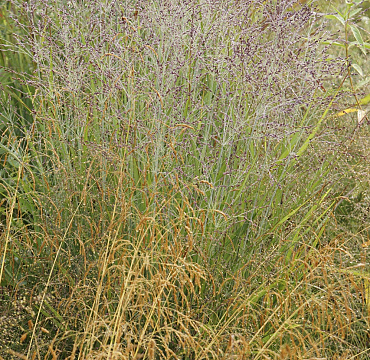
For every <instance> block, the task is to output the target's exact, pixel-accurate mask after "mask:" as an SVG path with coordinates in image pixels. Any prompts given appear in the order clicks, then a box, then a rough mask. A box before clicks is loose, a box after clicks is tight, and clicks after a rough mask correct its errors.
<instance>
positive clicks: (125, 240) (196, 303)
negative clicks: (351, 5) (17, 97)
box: [0, 0, 368, 359]
mask: <svg viewBox="0 0 370 360" xmlns="http://www.w3.org/2000/svg"><path fill="white" fill-rule="evenodd" d="M10 3H11V6H10V7H9V9H8V11H9V14H10V15H9V17H10V19H12V21H14V23H15V24H17V26H18V29H20V35H18V36H17V41H15V42H14V44H13V46H14V48H15V49H16V50H17V51H19V52H22V53H24V54H27V55H28V56H29V61H30V63H32V64H33V66H34V71H33V73H32V74H30V75H27V76H26V75H24V76H23V82H24V84H27V85H28V86H29V87H30V89H32V91H31V90H30V92H29V94H28V95H29V99H30V101H31V103H32V107H31V106H30V113H31V114H32V119H33V122H32V124H29V126H22V127H20V126H19V125H18V128H21V129H22V131H23V137H22V136H21V141H22V142H24V143H23V145H22V151H21V152H20V153H19V154H18V155H17V154H16V153H14V152H11V151H10V150H11V146H10V144H11V141H9V142H8V143H7V144H6V145H4V146H3V147H2V149H5V150H4V153H0V155H1V156H3V157H2V158H1V161H2V164H4V165H2V166H3V167H4V171H10V168H11V165H12V163H10V162H9V161H8V162H6V161H5V158H6V159H9V158H15V159H16V160H17V161H18V163H17V164H18V167H17V168H16V170H17V171H15V173H16V178H15V180H14V179H13V180H14V181H13V182H11V183H10V182H9V183H7V184H4V185H3V188H4V189H5V191H3V192H2V194H4V195H3V198H4V200H3V206H4V208H5V209H6V210H5V211H4V218H5V220H6V221H5V226H4V229H3V232H2V234H1V236H2V240H4V241H2V245H1V246H2V247H1V254H2V256H3V258H4V259H5V261H3V263H2V270H1V274H2V277H1V281H3V282H2V284H3V285H4V286H5V287H6V288H7V289H9V291H12V293H11V294H13V295H9V294H8V295H7V296H8V297H7V299H10V298H11V296H13V297H14V298H17V296H18V294H26V295H25V297H26V298H27V301H28V305H27V306H28V307H26V306H24V308H27V309H29V308H31V310H27V313H26V314H25V315H24V316H23V317H20V323H21V324H20V327H19V329H18V330H17V329H12V331H14V332H15V333H17V331H18V335H19V339H21V340H22V341H16V340H17V339H15V341H14V343H13V344H11V345H10V346H8V344H1V343H0V345H1V346H3V348H4V354H5V355H2V356H5V357H7V358H11V357H12V356H18V355H19V354H21V356H23V357H24V358H27V359H34V358H36V357H37V358H41V357H44V358H46V359H47V358H53V359H54V358H56V357H60V358H70V359H106V358H109V359H140V358H143V359H171V358H181V359H231V358H235V359H249V358H250V359H265V358H289V357H290V358H297V359H301V358H309V357H315V356H316V357H323V356H324V357H325V356H328V357H330V358H333V356H336V355H337V354H344V353H346V354H348V356H349V357H350V356H356V354H361V353H363V354H365V355H366V350H364V349H366V346H367V345H366V341H368V340H367V338H366V336H367V335H366V330H365V329H366V321H367V320H366V319H367V318H366V316H367V315H368V314H366V308H364V298H366V294H364V293H363V289H362V287H361V281H362V280H361V276H359V275H358V273H356V271H354V269H356V267H354V268H353V266H354V265H353V264H352V263H351V261H353V259H354V255H352V254H351V250H350V249H345V245H344V244H345V241H344V239H343V238H341V237H340V236H338V238H335V239H333V238H332V237H331V235H330V233H328V232H327V231H326V226H327V225H328V224H329V223H330V221H332V216H333V209H334V207H335V205H336V204H337V202H338V201H337V197H336V196H338V194H341V191H342V188H341V184H340V180H341V179H342V178H343V177H345V175H346V174H345V172H344V171H342V169H338V170H337V172H336V173H332V171H333V168H334V166H335V157H336V156H337V155H336V154H335V153H334V151H333V149H338V148H340V146H341V142H340V139H338V141H336V142H335V143H332V142H330V143H327V142H323V141H322V142H320V141H318V139H319V140H320V139H325V137H326V136H327V134H328V133H327V130H326V128H325V126H323V125H324V124H326V121H327V115H329V113H330V109H331V107H332V106H333V104H335V103H336V102H337V101H338V99H339V98H340V95H341V87H340V86H336V87H332V86H331V82H332V80H333V77H342V79H345V61H343V60H342V59H340V58H335V57H331V56H329V53H328V48H325V47H323V46H322V45H320V42H321V41H323V40H327V39H328V38H330V34H329V33H328V34H327V33H326V30H325V27H324V25H323V23H322V22H321V21H320V19H319V18H318V16H319V15H318V12H316V11H314V9H312V8H310V7H309V6H303V5H302V6H301V5H299V6H297V4H296V3H295V1H290V0H283V1H278V2H273V1H271V2H265V1H258V0H247V1H243V2H240V1H206V0H201V1H199V0H197V1H193V0H189V1H175V0H166V1H154V0H153V1H135V2H128V1H110V2H108V1H102V0H100V1H98V0H93V1H88V2H85V1H75V0H72V1H68V2H67V1H61V0H53V1H50V0H48V1H46V0H30V1H28V2H18V1H16V0H12V1H11V2H10ZM343 81H344V80H343ZM342 83H343V82H342ZM33 89H35V90H34V91H33ZM2 115H3V117H5V116H6V114H5V112H4V114H2ZM9 121H10V120H9ZM331 126H335V124H331ZM9 139H10V137H9ZM11 139H13V140H12V141H13V142H15V141H16V140H14V139H15V138H11ZM17 141H18V140H17ZM3 154H5V155H3ZM13 172H14V169H13ZM23 219H24V221H23ZM26 220H27V221H26ZM15 224H16V225H17V226H15ZM333 224H334V225H333ZM330 225H331V226H335V222H334V221H332V222H331V223H330ZM357 255H358V256H360V254H356V256H357ZM365 255H366V254H365ZM365 255H364V254H363V253H361V256H365ZM20 258H22V259H23V260H22V261H21V262H20V261H19V259H20ZM356 259H357V258H356ZM360 265H361V264H360ZM360 265H359V266H360ZM361 266H362V265H361ZM361 266H360V267H361ZM13 269H17V276H16V277H15V276H14V277H12V270H13ZM3 274H4V275H3ZM1 306H2V308H4V309H5V307H6V304H5V302H4V303H2V305H1ZM7 311H8V313H9V314H10V313H11V311H12V309H11V307H8V308H7ZM4 321H5V320H4ZM29 321H31V323H29ZM339 339H340V341H339ZM17 354H18V355H17Z"/></svg>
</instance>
